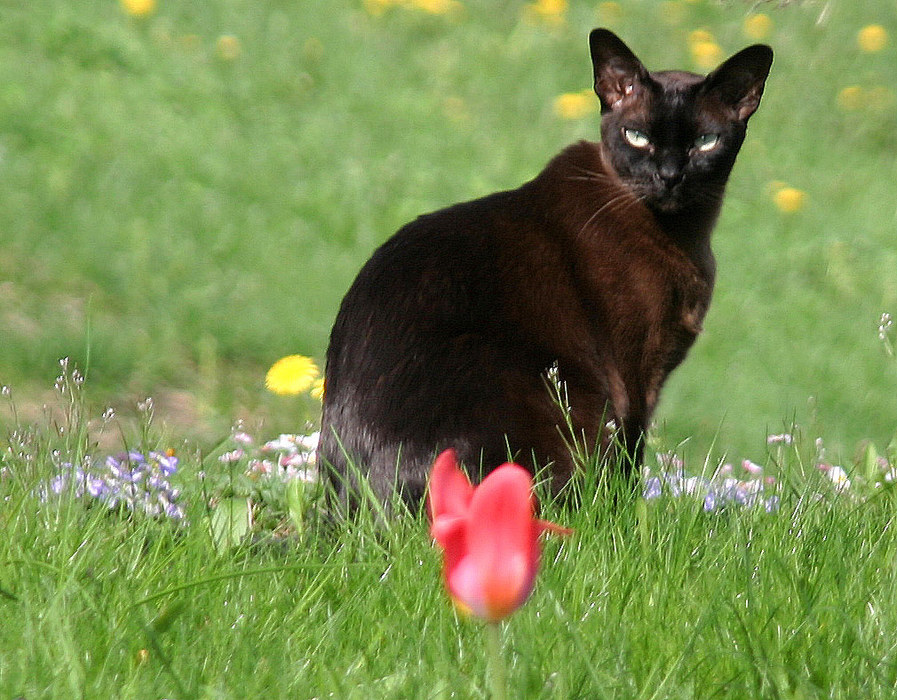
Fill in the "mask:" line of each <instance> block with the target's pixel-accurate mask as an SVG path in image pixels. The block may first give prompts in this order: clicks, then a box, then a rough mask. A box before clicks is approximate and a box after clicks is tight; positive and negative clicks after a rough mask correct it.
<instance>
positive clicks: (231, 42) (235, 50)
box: [215, 34, 241, 61]
mask: <svg viewBox="0 0 897 700" xmlns="http://www.w3.org/2000/svg"><path fill="white" fill-rule="evenodd" d="M240 51H241V47H240V40H239V39H238V38H237V37H235V36H233V35H232V34H224V35H222V36H219V37H218V41H216V42H215V53H216V54H217V55H218V58H220V59H221V60H222V61H235V60H236V59H237V58H239V56H240Z"/></svg>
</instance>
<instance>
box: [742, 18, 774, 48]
mask: <svg viewBox="0 0 897 700" xmlns="http://www.w3.org/2000/svg"><path fill="white" fill-rule="evenodd" d="M742 30H743V31H744V35H745V36H746V37H747V38H748V39H753V40H754V41H760V40H761V39H765V38H766V37H768V36H769V35H770V33H771V32H772V19H770V17H769V15H765V14H763V13H762V12H758V13H757V14H755V15H750V16H749V17H747V18H746V19H745V20H744V25H743V26H742Z"/></svg>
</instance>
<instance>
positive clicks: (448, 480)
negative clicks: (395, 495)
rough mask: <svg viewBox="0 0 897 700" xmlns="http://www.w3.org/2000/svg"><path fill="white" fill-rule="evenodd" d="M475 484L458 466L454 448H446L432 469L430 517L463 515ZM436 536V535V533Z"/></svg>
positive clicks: (429, 502) (434, 519)
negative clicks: (472, 483) (471, 482)
mask: <svg viewBox="0 0 897 700" xmlns="http://www.w3.org/2000/svg"><path fill="white" fill-rule="evenodd" d="M473 491H474V489H473V486H471V484H470V479H468V478H467V474H465V473H464V472H463V471H461V468H460V467H459V466H458V456H457V454H456V453H455V451H454V450H445V451H444V452H442V454H440V455H439V456H438V457H437V458H436V461H435V462H434V463H433V469H432V470H431V471H430V486H429V497H428V499H427V500H428V505H429V511H430V518H431V520H432V521H434V522H435V521H436V519H437V518H439V517H440V516H442V515H463V514H464V513H466V512H467V507H468V506H469V505H470V499H471V498H472V497H473ZM434 537H435V535H434Z"/></svg>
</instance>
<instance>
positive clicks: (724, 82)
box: [589, 29, 772, 213]
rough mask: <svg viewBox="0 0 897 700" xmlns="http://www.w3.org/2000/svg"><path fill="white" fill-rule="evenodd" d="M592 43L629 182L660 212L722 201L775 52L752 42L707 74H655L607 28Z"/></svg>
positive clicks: (604, 127)
mask: <svg viewBox="0 0 897 700" xmlns="http://www.w3.org/2000/svg"><path fill="white" fill-rule="evenodd" d="M589 42H590V45H591V51H592V62H593V65H594V69H595V92H596V93H597V94H598V97H599V98H600V100H601V113H602V115H603V116H602V122H601V140H602V142H603V143H604V145H605V153H607V155H608V156H609V158H610V164H611V165H612V166H613V168H614V170H615V171H616V172H617V175H619V177H620V179H621V180H622V181H623V183H624V184H625V185H626V186H627V187H628V188H629V189H630V191H631V192H632V193H633V194H634V195H635V196H636V197H638V198H639V199H640V200H641V201H643V202H644V203H645V204H646V205H648V206H649V207H650V208H652V209H654V210H656V211H660V212H665V213H674V212H680V211H688V210H690V209H692V208H693V207H696V206H700V205H701V203H702V202H708V203H709V204H718V202H719V198H720V197H721V196H722V190H723V187H724V185H725V182H726V179H727V178H728V176H729V172H730V171H731V169H732V165H733V164H734V163H735V156H736V155H737V154H738V150H739V148H741V144H742V142H743V141H744V136H745V131H746V128H747V121H748V119H749V118H750V116H751V115H752V114H753V113H754V111H755V110H756V109H757V106H758V105H759V103H760V96H761V95H762V94H763V86H764V83H765V80H766V76H767V75H768V73H769V68H770V65H771V63H772V49H770V48H769V47H768V46H763V45H759V44H758V45H755V46H751V47H748V48H747V49H744V50H743V51H741V52H739V53H737V54H736V55H735V56H733V57H732V58H730V59H729V60H728V61H726V62H725V63H723V64H722V65H721V66H720V67H719V68H717V69H716V70H715V71H713V72H712V73H711V74H710V75H708V76H706V77H704V76H701V75H695V74H694V73H686V72H681V71H663V72H656V73H649V72H648V71H647V70H646V69H645V67H644V66H643V65H642V63H641V62H640V61H639V60H638V59H637V58H636V57H635V55H633V53H632V52H631V51H630V50H629V49H628V48H627V47H626V45H625V44H624V43H623V42H622V41H620V39H618V38H617V37H616V36H615V35H614V34H612V33H611V32H609V31H607V30H605V29H596V30H594V31H593V32H592V34H591V36H590V37H589Z"/></svg>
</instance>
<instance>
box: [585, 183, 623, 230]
mask: <svg viewBox="0 0 897 700" xmlns="http://www.w3.org/2000/svg"><path fill="white" fill-rule="evenodd" d="M632 204H633V201H632V195H631V194H629V193H628V192H621V193H620V194H618V195H616V196H614V197H611V198H610V199H609V200H607V201H606V202H605V203H604V204H602V205H601V206H600V207H598V209H597V210H596V211H595V213H594V214H592V215H591V216H590V217H589V218H588V219H587V220H586V222H585V223H584V224H583V225H582V228H580V230H579V232H580V233H584V232H585V231H586V229H588V228H589V226H590V225H591V224H592V223H593V222H594V221H595V220H596V219H597V218H598V217H599V216H601V214H603V213H604V212H606V211H607V212H612V213H615V214H619V213H621V212H623V211H626V209H628V208H629V207H631V206H632Z"/></svg>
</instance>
